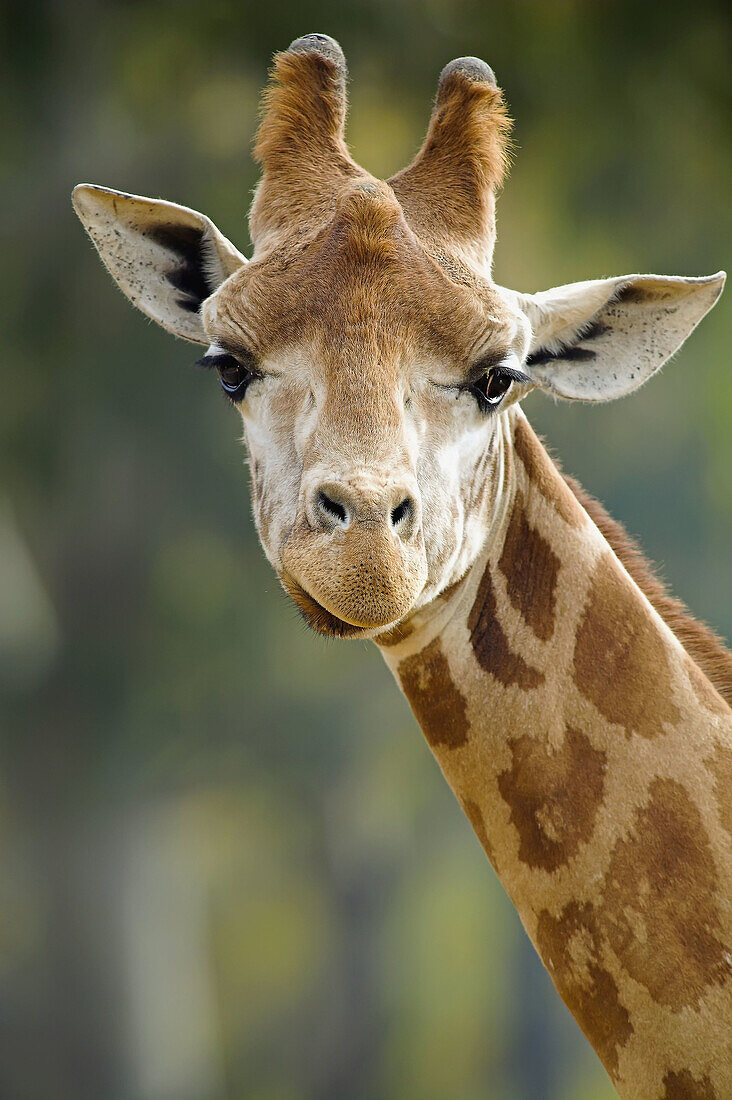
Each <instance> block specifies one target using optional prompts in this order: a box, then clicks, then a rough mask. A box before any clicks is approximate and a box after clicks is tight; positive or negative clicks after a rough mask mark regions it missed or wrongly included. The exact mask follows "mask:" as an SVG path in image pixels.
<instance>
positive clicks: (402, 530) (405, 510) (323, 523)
mask: <svg viewBox="0 0 732 1100" xmlns="http://www.w3.org/2000/svg"><path fill="white" fill-rule="evenodd" d="M305 514H306V516H307V520H308V523H309V525H310V527H312V528H313V529H314V530H319V531H323V532H325V533H334V532H336V531H347V530H348V529H349V528H351V527H353V526H354V525H359V524H362V525H363V526H364V527H372V528H379V527H383V528H384V529H386V530H387V531H389V532H390V534H392V535H393V536H394V537H395V538H398V539H401V540H402V541H403V542H408V541H409V540H410V539H412V538H413V537H414V536H415V535H416V534H417V532H418V531H419V529H420V526H421V519H422V510H421V505H420V499H419V493H418V491H417V487H416V485H413V484H410V482H409V481H408V480H407V479H406V478H399V479H396V480H394V481H392V480H389V481H387V482H383V481H382V482H380V481H379V480H378V479H370V478H366V477H362V478H349V479H333V478H327V479H324V480H317V481H315V482H314V483H313V484H312V485H311V487H310V488H309V489H308V491H307V493H306V499H305Z"/></svg>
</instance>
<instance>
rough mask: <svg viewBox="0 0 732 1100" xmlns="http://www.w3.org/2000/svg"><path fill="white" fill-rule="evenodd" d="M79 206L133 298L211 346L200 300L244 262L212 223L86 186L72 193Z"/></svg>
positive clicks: (172, 328) (179, 332) (167, 205)
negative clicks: (207, 337)
mask: <svg viewBox="0 0 732 1100" xmlns="http://www.w3.org/2000/svg"><path fill="white" fill-rule="evenodd" d="M74 206H75V208H76V211H77V213H78V215H79V217H80V218H81V221H82V222H83V224H84V226H85V228H86V229H87V231H88V233H89V235H90V237H91V239H92V241H93V242H94V244H95V246H96V248H97V251H98V252H99V255H100V256H101V258H102V261H103V262H104V264H105V266H106V268H107V270H108V271H109V272H110V274H111V275H112V277H113V278H114V279H115V281H116V282H117V284H118V285H119V287H120V289H121V290H122V291H123V292H124V293H125V294H126V295H127V297H128V298H129V299H130V301H131V302H132V303H133V304H134V305H136V306H137V307H138V309H141V310H142V312H143V313H145V314H146V315H147V316H148V317H150V318H152V320H153V321H157V323H158V324H160V325H162V326H163V328H165V329H167V330H168V331H169V332H172V333H173V334H174V335H175V336H182V337H184V338H185V339H186V340H192V341H194V342H196V343H201V344H204V343H206V342H207V339H206V335H205V332H204V329H203V324H202V322H201V317H200V312H199V311H200V306H201V303H202V302H203V301H204V300H205V299H206V298H207V297H208V296H209V295H210V294H211V293H213V291H214V290H216V288H217V287H218V286H219V285H220V284H221V283H222V282H223V281H224V280H225V279H227V278H228V277H229V276H230V275H232V274H233V273H234V272H235V271H237V270H238V269H239V268H240V267H241V266H242V264H245V263H246V262H247V261H246V259H245V257H244V256H242V254H241V253H240V252H239V251H238V249H236V248H235V247H234V245H233V244H231V242H230V241H228V240H227V239H226V237H224V236H223V234H221V233H220V232H219V231H218V229H217V228H216V226H215V225H214V224H213V222H212V221H211V220H210V218H207V217H206V216H205V215H204V214H199V213H198V212H197V211H195V210H190V209H189V208H188V207H185V206H178V205H177V204H176V203H172V202H163V201H162V200H160V199H146V198H142V197H140V196H138V195H125V194H123V193H122V192H119V191H112V190H110V189H108V188H103V187H92V186H91V185H87V184H81V185H79V186H78V187H76V188H75V189H74Z"/></svg>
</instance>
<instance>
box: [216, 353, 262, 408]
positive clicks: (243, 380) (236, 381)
mask: <svg viewBox="0 0 732 1100" xmlns="http://www.w3.org/2000/svg"><path fill="white" fill-rule="evenodd" d="M216 370H217V371H218V372H219V380H220V382H221V386H222V388H223V389H224V391H225V392H226V393H228V395H229V396H230V397H233V398H234V400H235V401H239V400H241V398H242V397H243V396H244V392H245V390H246V388H247V386H248V385H249V383H250V382H251V380H252V378H253V377H254V375H253V372H252V370H251V369H250V368H249V367H245V366H244V365H243V364H242V363H239V362H238V361H237V360H236V359H234V358H233V357H232V356H226V358H225V359H222V360H221V361H219V362H218V363H217V364H216Z"/></svg>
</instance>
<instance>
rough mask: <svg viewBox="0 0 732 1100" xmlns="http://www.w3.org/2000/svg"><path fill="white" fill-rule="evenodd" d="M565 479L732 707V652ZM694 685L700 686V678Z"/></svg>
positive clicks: (709, 702)
mask: <svg viewBox="0 0 732 1100" xmlns="http://www.w3.org/2000/svg"><path fill="white" fill-rule="evenodd" d="M563 477H564V481H565V482H566V484H567V485H568V486H569V488H570V489H571V490H572V492H573V494H574V495H575V497H576V498H577V500H578V501H579V503H580V504H581V505H582V507H583V508H584V509H585V511H586V512H587V514H588V516H589V517H590V519H591V520H592V522H593V523H594V524H595V526H596V527H598V528H599V529H600V531H601V532H602V534H603V535H604V537H605V538H606V539H607V541H608V542H609V543H610V546H611V548H612V550H613V552H614V553H615V554H616V555H617V557H618V558H619V560H620V562H621V563H622V565H623V566H624V568H625V569H626V570H627V571H628V573H630V575H631V577H632V578H633V580H634V581H635V583H636V584H637V585H638V587H639V588H640V590H641V592H643V594H644V595H645V596H646V598H647V599H648V600H649V602H650V603H651V604H652V606H653V607H654V608H655V609H656V611H657V612H658V614H659V615H660V616H661V618H662V619H663V621H664V622H665V623H666V625H667V626H668V627H670V629H671V630H672V631H673V632H674V634H675V635H676V637H677V638H678V639H679V641H680V642H681V644H682V646H683V647H684V649H685V650H686V652H687V653H688V654H689V656H690V657H691V659H692V661H694V662H695V663H696V664H697V665H698V666H699V668H700V669H701V670H702V672H703V673H704V675H705V676H706V677H707V678H708V680H709V681H710V682H711V684H712V685H713V687H714V688H715V689H716V691H718V692H719V694H720V695H721V696H722V699H724V700H726V702H727V703H728V704H729V705H730V706H732V653H730V652H729V650H727V649H726V648H725V647H724V644H723V643H722V641H721V639H720V638H718V637H717V635H716V634H715V633H714V632H713V631H712V630H710V629H709V627H708V626H706V625H705V624H704V623H700V622H698V621H697V620H696V619H694V618H693V617H692V616H691V615H690V614H689V611H688V608H687V607H686V606H685V605H684V604H683V603H682V602H681V600H677V599H674V597H673V596H670V595H669V593H668V591H667V589H666V586H665V584H664V583H663V581H661V580H659V578H658V577H657V576H656V574H655V573H654V572H653V567H652V566H651V564H650V562H649V561H648V560H647V559H646V558H645V557H644V556H643V553H642V552H641V550H640V549H639V547H638V544H637V543H636V542H634V540H633V539H632V538H631V537H630V535H629V534H628V532H627V531H626V530H625V528H624V527H623V526H622V524H620V523H618V522H617V521H616V520H614V519H613V518H612V516H610V515H609V514H608V512H606V510H605V509H604V508H603V506H602V505H601V504H600V503H598V501H596V500H595V499H594V498H593V497H591V496H590V495H589V493H586V492H585V490H584V489H583V488H582V486H581V485H580V484H579V482H577V481H575V480H574V478H571V477H567V476H566V475H563ZM694 686H695V687H699V678H698V677H697V678H696V683H695V684H694ZM700 690H701V691H702V692H703V694H704V696H705V698H704V699H702V700H700V701H701V702H702V703H703V704H704V705H706V706H707V707H708V708H709V709H712V710H714V709H715V705H716V709H717V712H720V711H721V712H722V713H727V709H726V708H724V709H722V706H721V703H720V702H719V701H718V700H717V702H716V704H714V697H713V694H712V692H710V691H709V689H708V685H707V686H706V687H704V686H703V685H702V686H701V688H700ZM713 704H714V705H713Z"/></svg>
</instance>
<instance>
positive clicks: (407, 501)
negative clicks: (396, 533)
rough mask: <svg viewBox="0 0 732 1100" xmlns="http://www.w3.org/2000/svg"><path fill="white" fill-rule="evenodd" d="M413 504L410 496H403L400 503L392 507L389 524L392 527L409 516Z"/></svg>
mask: <svg viewBox="0 0 732 1100" xmlns="http://www.w3.org/2000/svg"><path fill="white" fill-rule="evenodd" d="M412 510H413V505H412V501H411V498H410V497H405V498H404V500H403V501H402V502H401V504H397V506H396V508H392V511H391V525H392V527H398V526H399V524H400V523H401V522H402V521H403V520H405V519H407V518H408V517H409V516H411V514H412Z"/></svg>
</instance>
